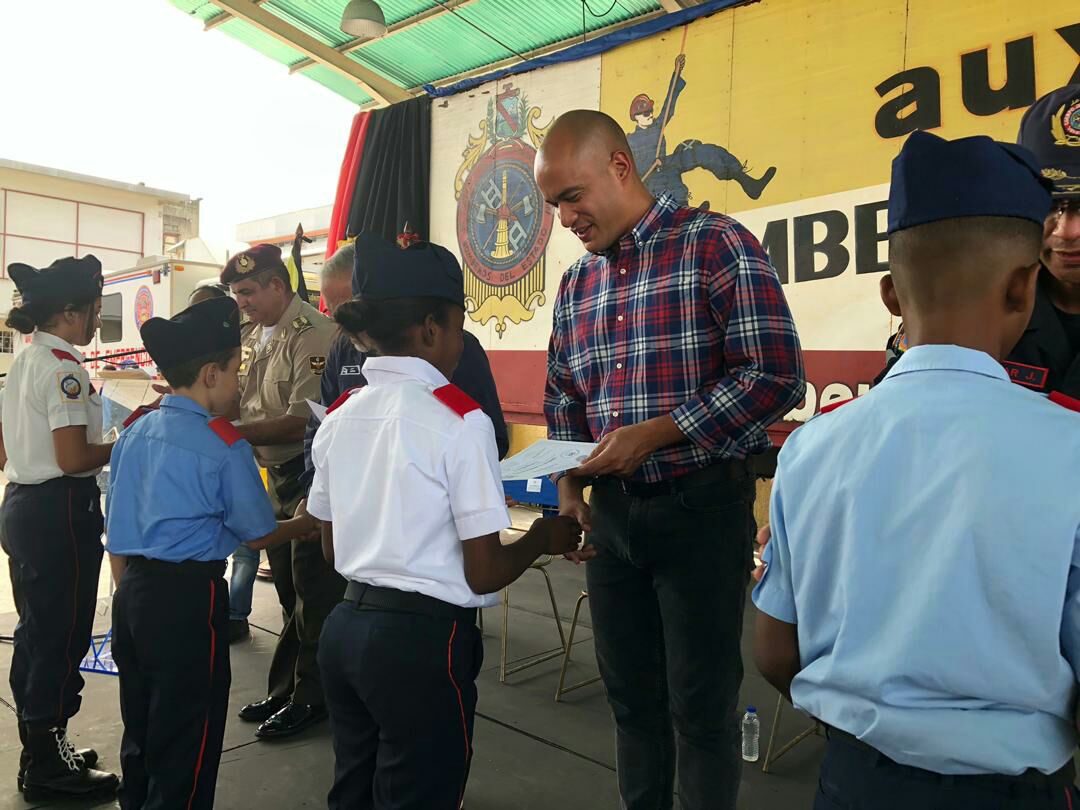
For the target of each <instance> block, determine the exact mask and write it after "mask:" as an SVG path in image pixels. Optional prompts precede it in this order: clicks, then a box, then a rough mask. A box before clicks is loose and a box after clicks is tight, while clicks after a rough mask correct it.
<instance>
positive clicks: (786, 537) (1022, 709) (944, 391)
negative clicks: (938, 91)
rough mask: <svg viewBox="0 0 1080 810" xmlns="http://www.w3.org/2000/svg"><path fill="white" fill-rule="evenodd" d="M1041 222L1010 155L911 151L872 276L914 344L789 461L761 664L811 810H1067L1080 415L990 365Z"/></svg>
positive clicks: (1018, 323) (1017, 316)
mask: <svg viewBox="0 0 1080 810" xmlns="http://www.w3.org/2000/svg"><path fill="white" fill-rule="evenodd" d="M1050 205H1051V196H1050V191H1049V190H1048V183H1047V182H1046V181H1045V180H1044V179H1043V178H1042V177H1041V176H1040V174H1039V170H1038V167H1037V165H1036V164H1035V161H1034V159H1033V158H1032V156H1031V155H1030V153H1027V152H1026V150H1024V149H1022V148H1021V147H1016V146H1012V145H1007V144H998V143H995V142H993V141H991V140H990V139H989V138H985V137H977V138H964V139H961V140H958V141H952V142H949V141H945V140H942V139H941V138H938V137H936V136H934V135H931V134H928V133H924V132H916V133H915V134H913V135H912V136H911V137H910V138H909V140H908V142H907V143H906V144H905V146H904V148H903V150H902V151H901V153H900V155H899V156H898V157H897V158H896V160H895V161H894V163H893V177H892V188H891V191H890V196H889V233H890V240H889V250H890V271H891V275H889V276H886V277H884V278H883V280H882V297H883V300H884V301H885V303H886V305H887V306H888V307H889V309H890V311H892V312H893V314H895V315H897V316H899V315H900V314H901V312H902V313H903V318H904V323H905V326H906V331H907V335H908V339H909V342H910V348H909V349H908V351H907V352H905V353H904V355H903V356H902V357H901V359H900V360H899V361H898V362H897V363H896V365H895V366H894V367H893V368H892V370H891V371H890V372H889V374H888V376H887V377H886V378H885V380H884V381H883V382H882V383H881V384H880V385H879V386H878V387H876V388H875V389H873V390H872V391H871V392H870V393H869V394H867V395H865V396H863V397H860V398H859V399H857V400H854V401H852V402H850V403H848V404H845V405H844V406H843V407H841V408H839V409H838V410H837V411H836V412H835V413H828V414H824V415H822V416H820V417H818V418H816V419H814V420H812V421H811V422H810V423H808V424H807V425H805V426H804V427H803V428H801V429H800V430H798V431H796V432H795V433H794V434H792V436H791V437H790V439H789V440H788V442H787V444H786V445H785V446H784V448H783V450H782V451H781V454H780V461H779V466H778V470H777V474H776V480H775V483H774V488H773V495H772V503H771V509H770V523H771V528H772V539H771V541H770V542H769V545H768V546H767V548H766V552H765V561H766V563H767V569H766V572H765V576H764V578H763V579H762V581H761V582H760V583H759V584H758V586H757V587H756V589H755V591H754V601H755V603H756V605H757V607H758V609H759V611H760V612H759V616H758V620H757V632H756V639H755V647H756V651H755V652H756V659H757V663H758V667H759V669H760V670H761V671H762V674H764V675H765V677H766V678H767V679H768V680H769V681H770V682H771V683H772V684H773V685H774V686H776V687H777V688H778V689H779V690H781V691H782V692H783V693H784V694H787V695H789V696H790V697H791V699H792V700H793V702H794V704H795V705H796V706H797V707H799V708H800V709H802V710H804V711H806V712H808V713H809V714H811V715H812V716H814V717H815V718H817V719H818V720H820V721H821V722H822V723H824V724H825V725H826V727H827V729H828V736H829V746H828V752H827V755H826V759H825V762H824V764H823V766H822V770H821V779H820V783H819V792H818V795H817V799H816V803H815V808H816V810H831V809H832V808H847V810H863V808H866V810H870V808H873V810H892V809H893V808H897V810H899V808H903V809H904V810H909V808H916V807H917V808H920V809H923V808H925V809H926V810H929V809H930V808H949V810H954V809H956V808H960V809H961V810H962V809H963V808H972V809H973V810H974V808H979V810H982V808H986V807H994V808H1017V810H1019V808H1023V809H1024V810H1042V809H1043V808H1046V809H1047V810H1049V808H1055V809H1056V808H1060V809H1061V810H1065V808H1071V807H1072V801H1073V798H1072V783H1073V778H1074V772H1073V766H1072V755H1073V752H1074V750H1075V747H1076V737H1075V734H1076V731H1075V728H1074V725H1073V707H1074V704H1075V699H1076V686H1077V672H1078V671H1080V552H1078V547H1080V495H1078V493H1080V414H1077V413H1075V412H1074V411H1075V410H1077V409H1080V403H1078V402H1076V401H1073V400H1068V399H1067V398H1065V397H1061V396H1060V395H1055V396H1053V397H1051V398H1050V399H1047V398H1044V397H1041V396H1039V395H1038V394H1036V393H1034V392H1031V391H1029V390H1027V389H1024V388H1022V387H1021V386H1017V385H1012V384H1011V383H1010V381H1009V377H1008V375H1007V373H1006V372H1005V370H1004V369H1003V367H1002V366H1001V363H1000V361H1001V359H1002V358H1003V357H1005V356H1006V355H1007V354H1008V353H1009V351H1010V350H1011V349H1012V347H1013V346H1014V345H1015V343H1016V341H1017V340H1018V339H1019V338H1020V335H1021V334H1022V333H1023V331H1024V328H1025V327H1026V325H1027V323H1028V319H1029V317H1030V314H1031V310H1032V306H1033V303H1034V295H1035V283H1036V276H1037V272H1038V266H1039V264H1038V262H1039V251H1040V248H1041V242H1042V223H1043V220H1044V218H1045V216H1046V214H1047V213H1048V211H1049V209H1050ZM1063 406H1064V407H1063Z"/></svg>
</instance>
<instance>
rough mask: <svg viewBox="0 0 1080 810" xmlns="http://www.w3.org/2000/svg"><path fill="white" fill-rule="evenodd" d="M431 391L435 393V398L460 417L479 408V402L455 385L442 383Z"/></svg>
mask: <svg viewBox="0 0 1080 810" xmlns="http://www.w3.org/2000/svg"><path fill="white" fill-rule="evenodd" d="M431 393H433V394H434V395H435V399H437V400H439V402H441V403H442V404H443V405H445V406H446V407H447V408H449V409H450V410H452V411H453V412H454V413H456V414H457V415H458V416H460V417H461V418H462V419H464V418H465V414H467V413H472V412H473V411H478V410H480V404H479V403H478V402H477V401H476V400H475V399H473V398H472V397H470V396H469V395H468V394H466V393H465V392H464V391H462V390H461V389H460V388H458V387H457V386H456V385H444V386H443V387H442V388H436V389H435V390H434V391H432V392H431Z"/></svg>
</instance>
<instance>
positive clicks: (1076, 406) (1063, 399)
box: [1049, 391, 1080, 412]
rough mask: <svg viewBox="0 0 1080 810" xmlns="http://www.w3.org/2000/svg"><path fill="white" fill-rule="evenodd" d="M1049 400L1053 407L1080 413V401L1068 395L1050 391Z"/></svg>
mask: <svg viewBox="0 0 1080 810" xmlns="http://www.w3.org/2000/svg"><path fill="white" fill-rule="evenodd" d="M1049 399H1050V401H1051V402H1053V403H1054V404H1055V405H1060V406H1061V407H1062V408H1066V409H1067V410H1070V411H1077V412H1080V399H1076V398H1074V397H1070V396H1069V395H1068V394H1063V393H1061V392H1060V391H1051V392H1050V397H1049Z"/></svg>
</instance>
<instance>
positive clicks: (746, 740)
mask: <svg viewBox="0 0 1080 810" xmlns="http://www.w3.org/2000/svg"><path fill="white" fill-rule="evenodd" d="M760 736H761V721H759V720H758V716H757V709H755V708H754V707H753V706H747V707H746V714H744V715H743V719H742V758H743V760H744V761H746V762H757V761H758V738H759V737H760Z"/></svg>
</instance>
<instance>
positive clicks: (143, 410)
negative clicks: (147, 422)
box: [124, 405, 157, 428]
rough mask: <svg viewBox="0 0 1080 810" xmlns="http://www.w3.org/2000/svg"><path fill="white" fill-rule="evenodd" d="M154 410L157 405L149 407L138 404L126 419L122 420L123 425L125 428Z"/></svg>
mask: <svg viewBox="0 0 1080 810" xmlns="http://www.w3.org/2000/svg"><path fill="white" fill-rule="evenodd" d="M156 410H157V407H150V406H149V405H140V406H139V407H138V408H136V409H135V410H134V411H132V412H131V415H130V416H129V417H128V418H127V419H125V420H124V427H125V428H128V427H131V426H132V425H133V424H135V423H136V422H138V421H139V419H141V418H142V417H144V416H146V415H147V414H148V413H152V412H153V411H156Z"/></svg>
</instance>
